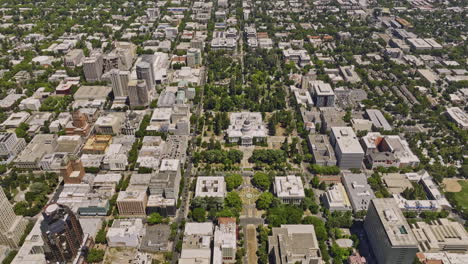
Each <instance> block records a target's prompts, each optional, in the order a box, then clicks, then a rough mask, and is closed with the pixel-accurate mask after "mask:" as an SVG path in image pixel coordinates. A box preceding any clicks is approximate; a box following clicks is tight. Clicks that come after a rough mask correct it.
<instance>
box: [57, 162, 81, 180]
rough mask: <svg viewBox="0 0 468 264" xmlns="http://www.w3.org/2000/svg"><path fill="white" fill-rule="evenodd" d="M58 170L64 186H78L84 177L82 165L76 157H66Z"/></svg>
mask: <svg viewBox="0 0 468 264" xmlns="http://www.w3.org/2000/svg"><path fill="white" fill-rule="evenodd" d="M66 160H67V161H66V163H65V166H63V168H62V169H61V170H60V173H61V175H62V177H63V181H64V183H65V184H79V183H81V180H83V177H84V175H85V171H84V167H83V163H82V162H81V160H80V159H78V158H76V157H72V156H70V157H68V158H67V159H66Z"/></svg>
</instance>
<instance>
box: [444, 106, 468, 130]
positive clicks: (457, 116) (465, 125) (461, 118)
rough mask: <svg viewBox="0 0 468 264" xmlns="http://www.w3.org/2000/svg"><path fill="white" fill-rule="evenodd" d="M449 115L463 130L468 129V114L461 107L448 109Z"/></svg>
mask: <svg viewBox="0 0 468 264" xmlns="http://www.w3.org/2000/svg"><path fill="white" fill-rule="evenodd" d="M447 115H448V116H449V117H450V118H451V119H452V120H453V121H454V122H455V123H457V126H458V127H459V128H462V129H468V114H467V113H466V112H465V111H463V110H462V109H460V108H459V107H449V108H447Z"/></svg>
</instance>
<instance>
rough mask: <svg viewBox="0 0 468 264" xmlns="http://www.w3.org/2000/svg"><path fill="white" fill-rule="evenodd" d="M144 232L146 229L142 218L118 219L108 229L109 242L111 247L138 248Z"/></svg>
mask: <svg viewBox="0 0 468 264" xmlns="http://www.w3.org/2000/svg"><path fill="white" fill-rule="evenodd" d="M144 234H145V229H144V226H143V222H142V220H141V219H140V218H133V219H116V220H114V222H113V223H112V227H110V228H109V229H108V230H107V235H106V238H107V244H108V245H109V247H133V248H137V247H138V246H139V245H140V242H141V238H142V237H143V235H144Z"/></svg>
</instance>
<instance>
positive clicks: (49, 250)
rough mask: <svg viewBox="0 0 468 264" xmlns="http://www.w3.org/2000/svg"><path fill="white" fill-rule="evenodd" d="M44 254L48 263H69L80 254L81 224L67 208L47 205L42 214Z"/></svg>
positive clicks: (58, 205) (82, 236) (54, 204)
mask: <svg viewBox="0 0 468 264" xmlns="http://www.w3.org/2000/svg"><path fill="white" fill-rule="evenodd" d="M42 216H43V217H44V219H43V220H42V222H41V232H42V238H43V240H44V254H45V257H46V260H47V261H48V262H50V263H56V262H58V263H69V262H72V261H73V260H74V258H75V257H76V256H77V255H78V253H79V252H80V248H81V244H82V241H83V238H84V234H83V229H82V228H81V224H80V222H79V221H78V219H77V218H76V216H75V214H74V213H73V212H72V211H71V210H70V208H68V207H67V206H64V205H61V204H56V203H53V204H49V205H48V206H47V207H46V208H45V209H44V211H43V212H42Z"/></svg>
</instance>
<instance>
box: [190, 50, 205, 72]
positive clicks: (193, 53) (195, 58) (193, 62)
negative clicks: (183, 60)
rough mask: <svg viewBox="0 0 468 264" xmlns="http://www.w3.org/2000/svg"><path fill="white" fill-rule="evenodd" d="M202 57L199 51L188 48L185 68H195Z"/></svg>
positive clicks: (199, 63)
mask: <svg viewBox="0 0 468 264" xmlns="http://www.w3.org/2000/svg"><path fill="white" fill-rule="evenodd" d="M201 63H202V57H201V51H200V50H199V49H195V48H190V49H188V50H187V66H189V67H192V68H194V67H197V66H199V65H201Z"/></svg>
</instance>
